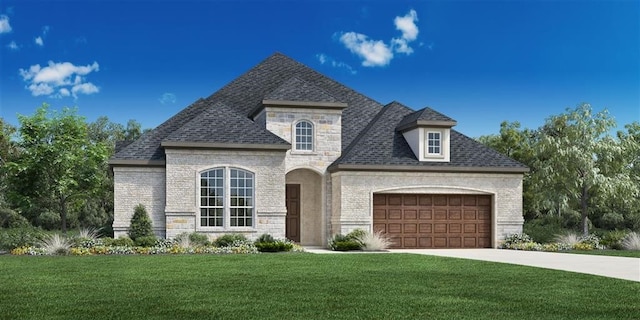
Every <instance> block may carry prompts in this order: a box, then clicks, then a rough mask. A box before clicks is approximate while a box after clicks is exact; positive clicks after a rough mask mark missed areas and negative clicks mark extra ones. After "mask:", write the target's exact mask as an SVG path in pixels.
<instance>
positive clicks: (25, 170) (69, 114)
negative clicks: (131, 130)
mask: <svg viewBox="0 0 640 320" xmlns="http://www.w3.org/2000/svg"><path fill="white" fill-rule="evenodd" d="M18 119H19V121H20V129H19V130H18V142H17V145H18V147H19V148H20V149H21V152H20V154H19V155H18V156H16V157H15V159H14V160H13V161H11V162H9V163H8V164H7V168H8V170H9V171H10V173H11V175H10V176H11V178H10V179H9V183H10V185H11V189H10V192H9V197H10V199H11V200H12V203H13V204H14V206H15V207H18V208H20V209H21V210H22V211H23V212H27V213H28V215H30V216H29V218H30V219H31V220H32V221H34V220H36V218H37V214H36V213H34V212H36V211H41V212H47V211H51V212H55V213H56V214H59V216H60V223H61V228H62V231H63V232H66V229H67V213H68V212H69V208H70V207H73V206H74V205H77V204H76V201H78V200H79V199H81V198H85V199H86V198H88V197H91V196H93V195H95V194H96V191H97V190H98V188H97V186H99V185H100V183H101V180H102V179H103V178H104V174H101V172H102V171H104V168H105V166H106V160H107V157H108V153H107V148H106V147H105V145H104V144H102V143H99V142H94V141H91V140H90V139H89V135H88V128H87V124H86V122H85V120H84V118H83V117H80V116H78V115H77V114H76V111H75V110H72V109H68V108H65V109H63V110H62V111H61V112H50V111H49V110H48V106H47V105H46V104H43V105H42V106H41V107H40V108H38V109H37V110H36V112H35V114H34V115H32V116H24V115H19V116H18Z"/></svg>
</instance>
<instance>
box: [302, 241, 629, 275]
mask: <svg viewBox="0 0 640 320" xmlns="http://www.w3.org/2000/svg"><path fill="white" fill-rule="evenodd" d="M305 249H306V251H307V252H311V253H337V252H336V251H331V250H327V249H320V248H305ZM352 252H353V251H352ZM388 252H390V253H413V254H424V255H432V256H441V257H451V258H461V259H472V260H482V261H492V262H501V263H511V264H519V265H523V266H531V267H539V268H546V269H555V270H563V271H571V272H579V273H586V274H593V275H597V276H603V277H609V278H618V279H624V280H631V281H638V282H640V258H627V257H610V256H596V255H588V254H570V253H554V252H537V251H517V250H501V249H433V250H431V249H393V250H389V251H388ZM363 253H364V252H363Z"/></svg>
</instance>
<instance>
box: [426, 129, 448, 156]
mask: <svg viewBox="0 0 640 320" xmlns="http://www.w3.org/2000/svg"><path fill="white" fill-rule="evenodd" d="M431 134H437V135H438V139H437V140H436V139H430V137H429V135H431ZM443 138H444V132H442V131H440V130H426V132H425V135H424V143H425V146H424V154H425V157H426V158H427V157H441V156H442V155H443V152H444V144H443V143H442V142H443ZM431 141H437V142H438V145H437V146H435V145H434V146H431V145H430V142H431ZM432 147H433V148H436V147H437V148H438V152H430V151H429V149H430V148H432Z"/></svg>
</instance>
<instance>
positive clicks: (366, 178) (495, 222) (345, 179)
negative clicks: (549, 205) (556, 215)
mask: <svg viewBox="0 0 640 320" xmlns="http://www.w3.org/2000/svg"><path fill="white" fill-rule="evenodd" d="M331 178H332V189H333V192H332V194H333V206H332V217H331V225H332V230H333V232H334V233H343V234H346V233H348V232H350V231H352V230H353V229H356V228H361V229H364V230H369V231H371V229H372V227H373V218H372V216H373V194H374V193H423V194H427V193H431V194H485V195H491V196H492V198H493V201H492V203H493V210H492V212H493V218H492V235H493V239H492V243H493V246H494V247H495V246H497V245H498V244H499V243H500V241H501V240H503V239H504V237H505V236H506V235H508V234H511V233H517V232H522V224H523V222H524V219H523V217H522V174H492V173H435V172H356V171H343V172H336V173H333V174H332V175H331Z"/></svg>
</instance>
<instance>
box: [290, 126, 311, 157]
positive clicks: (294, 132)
mask: <svg viewBox="0 0 640 320" xmlns="http://www.w3.org/2000/svg"><path fill="white" fill-rule="evenodd" d="M301 123H308V124H309V125H310V126H311V128H310V129H311V134H310V135H309V136H310V138H311V142H310V143H309V144H311V149H298V134H297V131H298V125H299V124H301ZM291 129H292V132H291V137H292V139H291V140H292V143H291V144H292V148H291V151H293V152H296V153H312V152H314V151H315V149H316V146H315V142H316V136H315V135H316V128H315V124H314V123H313V121H311V120H307V119H300V120H298V121H296V122H294V123H293V126H292V127H291ZM305 136H306V135H305Z"/></svg>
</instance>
